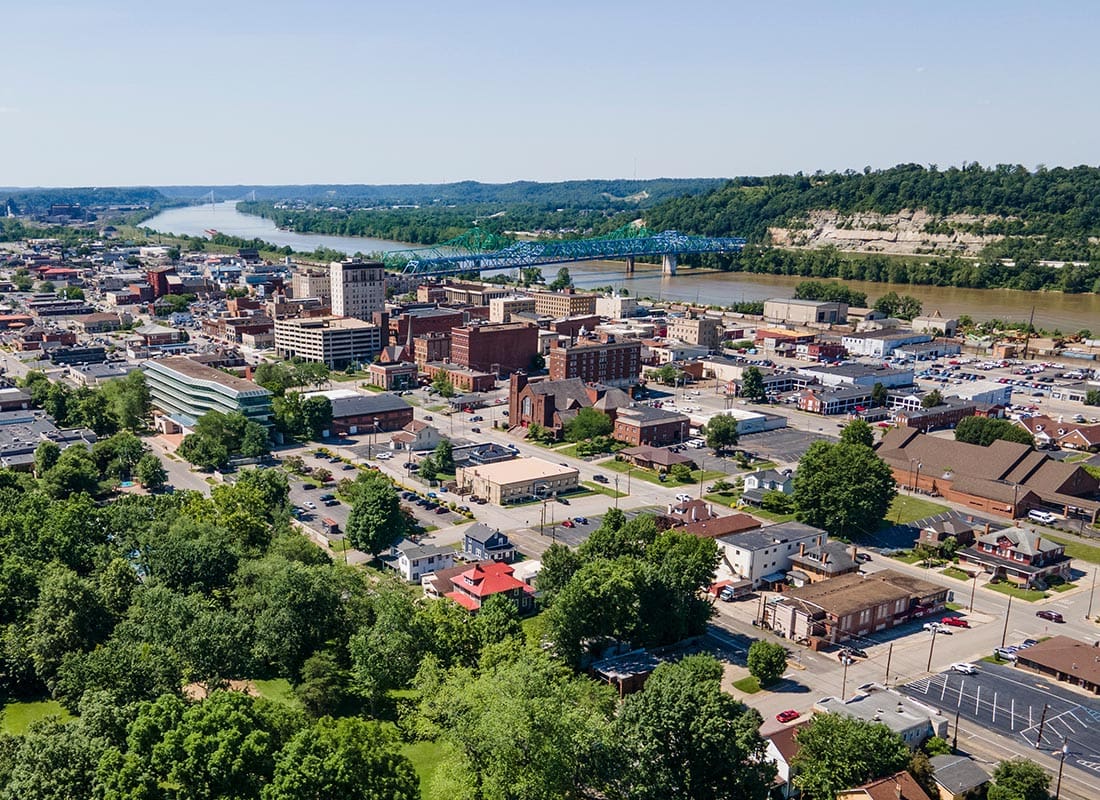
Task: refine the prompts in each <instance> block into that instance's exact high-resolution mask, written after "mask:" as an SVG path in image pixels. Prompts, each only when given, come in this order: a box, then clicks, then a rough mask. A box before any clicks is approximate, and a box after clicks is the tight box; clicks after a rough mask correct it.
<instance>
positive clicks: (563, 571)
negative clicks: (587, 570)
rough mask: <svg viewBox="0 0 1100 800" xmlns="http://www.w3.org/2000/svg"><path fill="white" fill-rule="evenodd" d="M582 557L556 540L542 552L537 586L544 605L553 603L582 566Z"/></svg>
mask: <svg viewBox="0 0 1100 800" xmlns="http://www.w3.org/2000/svg"><path fill="white" fill-rule="evenodd" d="M581 563H582V562H581V558H580V556H578V555H577V553H576V552H575V551H573V550H571V549H570V548H569V547H567V546H565V545H564V544H558V543H557V542H555V543H554V544H552V545H550V547H548V548H547V549H546V552H544V553H543V554H542V569H540V570H539V575H538V581H537V584H536V585H537V587H538V590H539V594H540V595H541V599H542V603H543V605H546V606H549V605H551V604H553V602H554V598H555V597H557V595H558V592H560V591H561V590H562V589H563V588H564V587H565V585H566V584H568V583H569V580H570V579H571V578H572V577H573V575H575V574H576V572H577V570H579V569H580V568H581Z"/></svg>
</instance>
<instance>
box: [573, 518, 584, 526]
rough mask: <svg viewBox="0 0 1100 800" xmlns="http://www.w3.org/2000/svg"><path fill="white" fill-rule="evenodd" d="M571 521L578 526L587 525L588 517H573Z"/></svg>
mask: <svg viewBox="0 0 1100 800" xmlns="http://www.w3.org/2000/svg"><path fill="white" fill-rule="evenodd" d="M573 521H574V522H575V523H577V524H578V525H587V524H588V517H573Z"/></svg>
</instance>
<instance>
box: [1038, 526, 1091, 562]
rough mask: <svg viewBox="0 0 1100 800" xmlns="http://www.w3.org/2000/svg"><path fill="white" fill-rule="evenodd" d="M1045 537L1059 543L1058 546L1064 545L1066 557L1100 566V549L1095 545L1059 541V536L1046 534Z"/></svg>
mask: <svg viewBox="0 0 1100 800" xmlns="http://www.w3.org/2000/svg"><path fill="white" fill-rule="evenodd" d="M1043 535H1044V536H1046V537H1047V538H1048V539H1051V540H1052V541H1055V542H1058V544H1064V545H1065V546H1066V555H1067V556H1069V557H1070V558H1076V559H1079V560H1081V561H1088V562H1089V563H1090V564H1100V547H1097V546H1096V545H1093V544H1085V543H1084V542H1071V541H1069V540H1068V539H1059V538H1058V537H1057V536H1051V535H1049V534H1046V533H1044V534H1043Z"/></svg>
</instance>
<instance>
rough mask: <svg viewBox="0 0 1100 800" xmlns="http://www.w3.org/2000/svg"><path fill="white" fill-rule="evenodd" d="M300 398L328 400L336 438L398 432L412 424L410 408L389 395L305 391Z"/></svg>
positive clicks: (398, 398) (339, 390) (334, 390)
mask: <svg viewBox="0 0 1100 800" xmlns="http://www.w3.org/2000/svg"><path fill="white" fill-rule="evenodd" d="M303 397H327V398H328V399H329V402H331V403H332V430H331V431H330V434H332V435H337V436H348V435H351V436H355V435H357V434H364V435H370V434H374V433H384V432H386V431H399V430H401V429H402V428H404V427H405V426H406V425H408V424H409V423H410V422H412V421H413V409H412V406H410V405H409V404H408V403H406V402H405V401H404V400H402V399H401V398H400V397H397V396H396V395H392V394H360V393H359V392H356V391H353V390H351V389H333V390H330V391H325V392H307V393H306V394H304V395H303Z"/></svg>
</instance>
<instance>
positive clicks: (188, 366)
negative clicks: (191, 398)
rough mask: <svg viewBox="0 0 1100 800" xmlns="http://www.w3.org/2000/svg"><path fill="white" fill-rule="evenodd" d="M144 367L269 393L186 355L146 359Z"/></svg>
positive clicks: (250, 390) (247, 390)
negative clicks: (162, 369)
mask: <svg viewBox="0 0 1100 800" xmlns="http://www.w3.org/2000/svg"><path fill="white" fill-rule="evenodd" d="M145 368H146V369H150V370H156V369H158V368H164V369H167V370H171V371H172V372H176V373H178V374H180V375H183V376H184V377H186V378H193V379H194V380H197V381H209V382H211V383H218V384H221V385H222V386H225V387H227V388H229V389H232V390H234V391H236V392H263V393H265V394H270V392H268V391H267V389H265V388H264V387H262V386H260V385H259V384H257V383H253V382H252V381H246V380H245V379H244V378H238V377H237V376H236V375H230V374H229V373H227V372H222V371H221V370H220V369H214V368H213V367H208V366H206V365H205V364H200V363H199V362H197V361H192V360H191V359H190V358H187V357H186V356H173V357H171V358H160V359H153V360H150V361H146V362H145Z"/></svg>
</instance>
